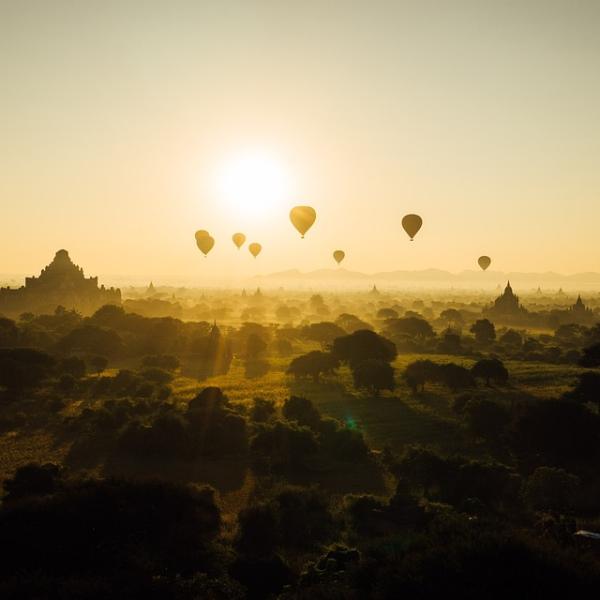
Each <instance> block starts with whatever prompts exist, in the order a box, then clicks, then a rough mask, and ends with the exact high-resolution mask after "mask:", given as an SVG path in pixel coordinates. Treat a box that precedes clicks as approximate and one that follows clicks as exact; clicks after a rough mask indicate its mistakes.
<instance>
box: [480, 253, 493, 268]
mask: <svg viewBox="0 0 600 600" xmlns="http://www.w3.org/2000/svg"><path fill="white" fill-rule="evenodd" d="M477 263H478V264H479V266H480V267H481V268H482V269H483V270H484V271H485V270H486V269H487V268H488V267H489V266H490V265H491V264H492V259H491V258H490V257H489V256H480V257H479V258H478V259H477Z"/></svg>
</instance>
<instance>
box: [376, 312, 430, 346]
mask: <svg viewBox="0 0 600 600" xmlns="http://www.w3.org/2000/svg"><path fill="white" fill-rule="evenodd" d="M384 334H385V335H387V336H389V337H392V338H394V337H398V336H406V337H409V338H413V339H416V340H425V339H428V338H432V337H434V336H435V333H434V331H433V327H432V326H431V325H430V324H429V323H428V322H427V321H426V320H425V319H422V318H418V317H404V318H403V319H390V320H388V321H386V323H385V328H384Z"/></svg>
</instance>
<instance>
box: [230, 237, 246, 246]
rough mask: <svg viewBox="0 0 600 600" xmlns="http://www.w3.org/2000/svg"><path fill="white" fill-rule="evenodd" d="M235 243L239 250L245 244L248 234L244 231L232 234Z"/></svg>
mask: <svg viewBox="0 0 600 600" xmlns="http://www.w3.org/2000/svg"><path fill="white" fill-rule="evenodd" d="M231 239H232V240H233V243H234V244H235V245H236V246H237V248H238V250H239V249H240V248H241V247H242V246H243V245H244V242H245V241H246V236H245V235H244V234H243V233H234V234H233V235H232V236H231Z"/></svg>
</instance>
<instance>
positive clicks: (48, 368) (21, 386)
mask: <svg viewBox="0 0 600 600" xmlns="http://www.w3.org/2000/svg"><path fill="white" fill-rule="evenodd" d="M53 368H54V359H53V358H52V356H50V355H49V354H46V352H42V351H40V350H34V349H33V348H0V387H4V388H6V389H7V390H9V391H10V392H13V393H21V392H23V391H25V390H26V389H34V388H36V387H39V386H40V385H41V384H42V382H43V381H44V380H45V379H47V378H48V377H50V375H51V374H52V371H53Z"/></svg>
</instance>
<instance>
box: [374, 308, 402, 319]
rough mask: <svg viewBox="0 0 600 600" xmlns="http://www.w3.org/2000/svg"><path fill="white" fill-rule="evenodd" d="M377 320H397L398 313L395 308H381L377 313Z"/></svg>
mask: <svg viewBox="0 0 600 600" xmlns="http://www.w3.org/2000/svg"><path fill="white" fill-rule="evenodd" d="M377 318H378V319H381V320H382V321H385V320H386V319H397V318H398V311H397V310H394V309H393V308H380V309H379V310H378V311H377Z"/></svg>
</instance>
